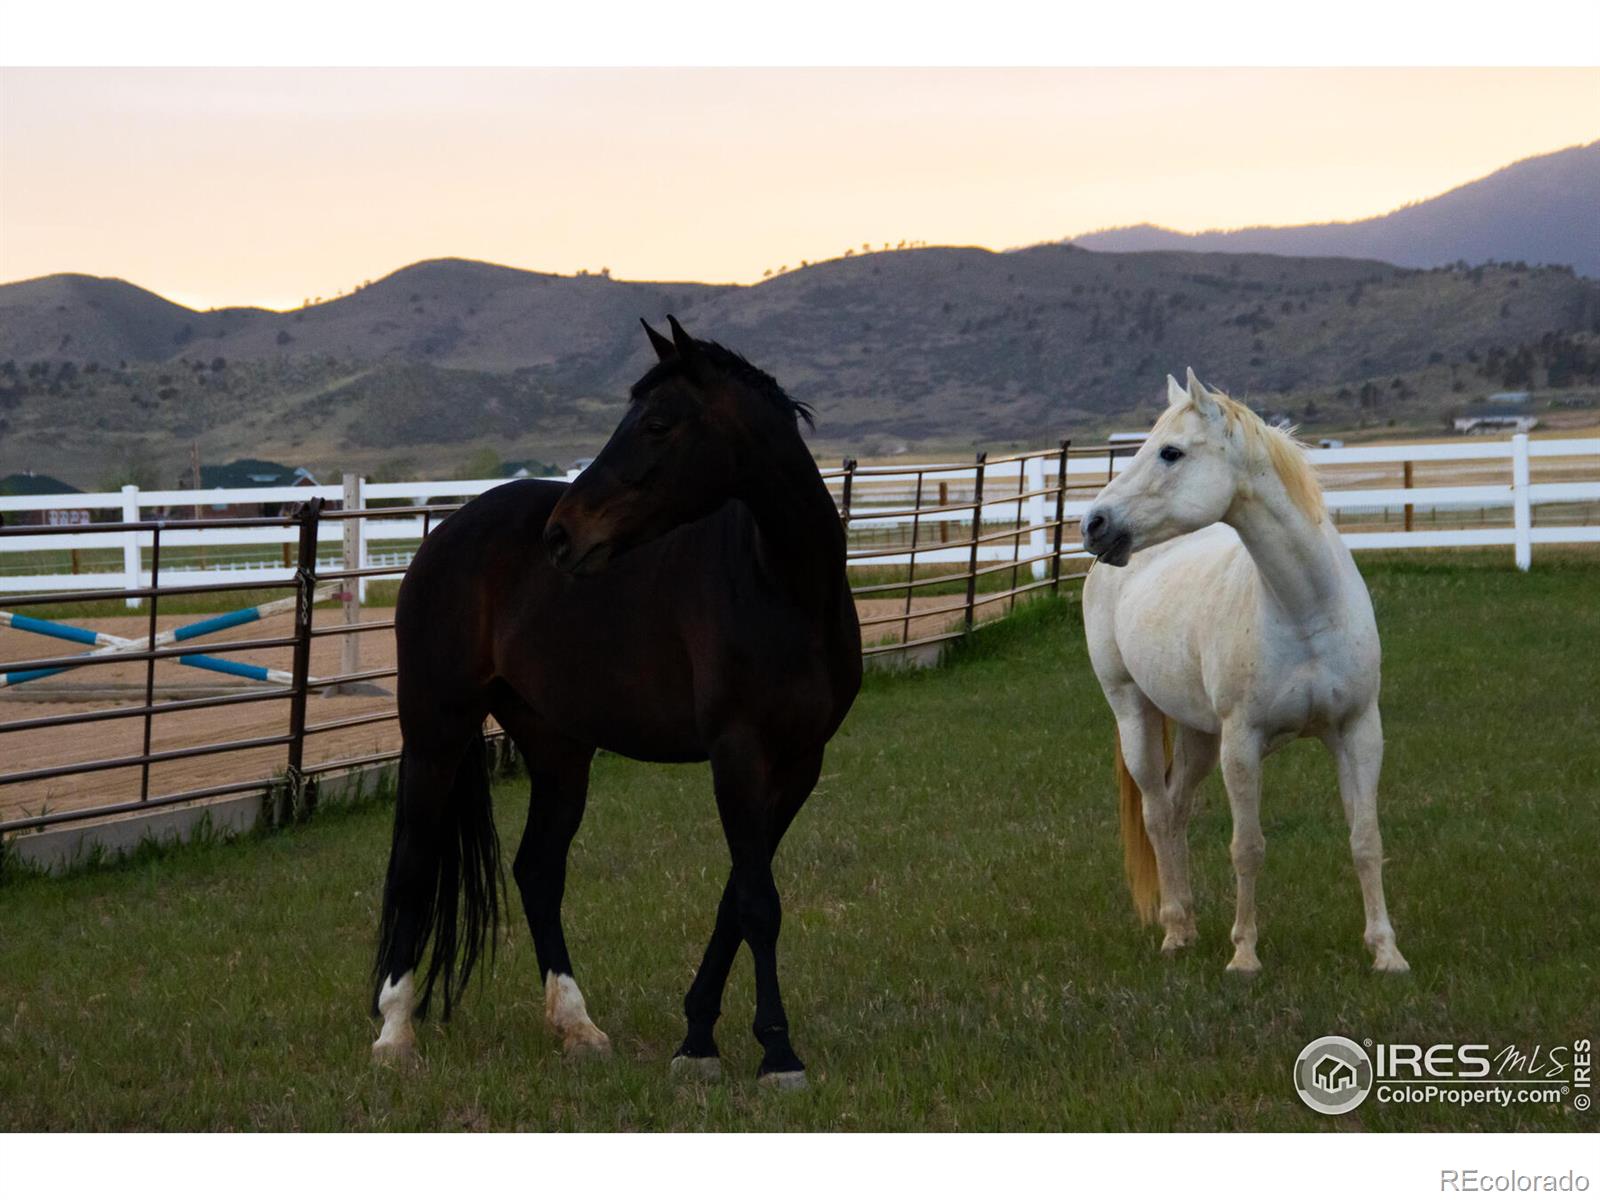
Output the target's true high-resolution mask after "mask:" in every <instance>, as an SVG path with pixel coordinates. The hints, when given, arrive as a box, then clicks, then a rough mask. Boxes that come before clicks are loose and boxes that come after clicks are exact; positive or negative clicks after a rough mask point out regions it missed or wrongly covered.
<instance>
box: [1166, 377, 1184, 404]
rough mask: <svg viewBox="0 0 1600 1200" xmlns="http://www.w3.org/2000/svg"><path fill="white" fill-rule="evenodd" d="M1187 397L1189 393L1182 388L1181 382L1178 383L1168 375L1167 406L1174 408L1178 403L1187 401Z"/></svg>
mask: <svg viewBox="0 0 1600 1200" xmlns="http://www.w3.org/2000/svg"><path fill="white" fill-rule="evenodd" d="M1188 399H1189V393H1188V392H1186V391H1184V390H1183V384H1181V383H1179V382H1178V381H1177V380H1176V379H1174V378H1173V377H1172V376H1171V375H1168V376H1167V406H1168V407H1169V408H1176V407H1177V406H1178V405H1180V404H1184V403H1187V401H1188Z"/></svg>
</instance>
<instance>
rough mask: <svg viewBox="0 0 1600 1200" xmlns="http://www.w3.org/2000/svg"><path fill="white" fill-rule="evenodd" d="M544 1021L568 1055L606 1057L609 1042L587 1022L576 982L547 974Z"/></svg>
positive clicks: (552, 973)
mask: <svg viewBox="0 0 1600 1200" xmlns="http://www.w3.org/2000/svg"><path fill="white" fill-rule="evenodd" d="M544 1019H545V1024H547V1025H549V1026H550V1032H552V1033H554V1034H555V1035H556V1036H557V1037H559V1038H560V1039H561V1048H562V1049H563V1050H565V1051H566V1052H567V1053H568V1054H571V1055H575V1056H576V1055H584V1054H610V1053H611V1039H610V1038H608V1037H607V1036H606V1035H605V1034H603V1033H601V1032H600V1030H599V1029H598V1028H597V1027H596V1026H595V1023H594V1022H593V1021H591V1020H590V1019H589V1010H588V1008H587V1007H586V1006H585V1005H584V1003H583V993H582V992H580V991H579V990H578V981H577V980H575V979H574V978H573V977H572V976H571V975H558V974H556V973H555V972H554V971H551V972H550V973H549V974H548V975H546V976H545V979H544Z"/></svg>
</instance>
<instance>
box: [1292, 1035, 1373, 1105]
mask: <svg viewBox="0 0 1600 1200" xmlns="http://www.w3.org/2000/svg"><path fill="white" fill-rule="evenodd" d="M1294 1090H1295V1091H1297V1092H1299V1093H1300V1099H1302V1100H1304V1101H1305V1102H1306V1107H1307V1108H1310V1109H1312V1110H1313V1111H1315V1112H1319V1113H1324V1114H1326V1115H1327V1116H1330V1117H1336V1116H1339V1115H1341V1114H1343V1113H1347V1112H1350V1111H1351V1110H1352V1109H1354V1108H1356V1107H1357V1106H1358V1105H1359V1104H1360V1103H1361V1102H1362V1101H1363V1100H1365V1099H1366V1098H1367V1093H1368V1092H1370V1091H1371V1090H1372V1060H1371V1059H1370V1058H1368V1057H1367V1052H1366V1051H1365V1050H1364V1049H1362V1048H1361V1047H1360V1046H1358V1045H1357V1044H1356V1043H1355V1042H1352V1041H1351V1040H1350V1039H1349V1038H1344V1037H1323V1038H1318V1039H1317V1040H1316V1041H1314V1042H1312V1043H1310V1044H1309V1045H1308V1046H1306V1048H1305V1049H1304V1050H1302V1051H1300V1057H1299V1058H1297V1059H1295V1060H1294Z"/></svg>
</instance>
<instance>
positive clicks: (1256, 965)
mask: <svg viewBox="0 0 1600 1200" xmlns="http://www.w3.org/2000/svg"><path fill="white" fill-rule="evenodd" d="M1222 779H1223V782H1224V783H1225V784H1227V787H1228V805H1229V807H1230V808H1232V809H1233V844H1232V847H1231V849H1232V852H1233V874H1234V879H1235V883H1236V886H1237V888H1238V901H1237V905H1236V907H1235V908H1234V914H1233V960H1232V961H1231V962H1229V963H1228V970H1230V971H1243V972H1253V971H1259V970H1260V969H1261V960H1260V959H1259V958H1257V957H1256V875H1257V874H1258V873H1259V872H1260V870H1261V863H1262V860H1263V859H1265V858H1266V854H1267V840H1266V838H1264V837H1262V836H1261V745H1260V742H1259V740H1258V739H1257V738H1256V736H1255V735H1254V733H1253V732H1252V731H1250V730H1248V729H1243V728H1240V727H1238V726H1231V727H1230V726H1229V725H1227V724H1224V725H1223V728H1222Z"/></svg>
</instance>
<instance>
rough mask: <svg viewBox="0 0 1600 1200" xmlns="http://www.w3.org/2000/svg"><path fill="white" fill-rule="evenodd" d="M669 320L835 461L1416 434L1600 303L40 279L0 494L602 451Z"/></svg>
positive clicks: (1145, 264)
mask: <svg viewBox="0 0 1600 1200" xmlns="http://www.w3.org/2000/svg"><path fill="white" fill-rule="evenodd" d="M668 312H672V313H675V314H676V315H677V316H678V317H679V319H680V320H682V321H683V322H684V324H685V325H686V326H687V327H688V328H689V329H690V330H691V331H692V332H694V333H696V334H697V335H699V336H702V337H710V338H714V339H716V340H719V341H722V342H724V343H726V344H728V345H730V346H732V347H733V348H735V349H737V350H739V351H741V352H743V353H745V354H746V355H748V356H749V357H750V358H751V359H752V360H753V361H755V362H756V363H758V364H759V365H761V366H763V367H765V368H767V369H768V370H770V371H772V372H773V373H774V374H775V375H776V376H777V378H778V379H779V380H780V381H781V382H783V384H784V385H785V386H786V387H787V388H788V389H789V390H790V392H791V393H792V394H793V395H794V396H795V397H796V398H797V399H803V400H807V401H809V402H811V403H812V404H814V405H815V406H816V407H817V409H818V412H819V416H820V429H819V433H818V440H817V442H816V444H817V446H818V447H819V451H820V452H826V453H828V454H830V455H832V454H834V453H838V452H843V451H848V452H855V453H875V452H880V451H883V450H887V449H891V448H894V447H898V446H901V445H907V446H910V447H913V448H918V449H938V450H956V449H964V448H970V447H972V446H974V445H984V446H998V445H1005V444H1016V443H1021V442H1030V443H1037V442H1042V441H1045V440H1049V439H1054V438H1055V437H1058V436H1061V435H1065V434H1071V435H1073V436H1077V437H1079V438H1080V439H1081V438H1083V437H1086V436H1089V435H1091V434H1093V433H1098V432H1102V431H1104V430H1105V429H1106V428H1107V427H1108V426H1109V425H1111V424H1113V423H1118V422H1120V421H1123V420H1139V419H1145V418H1147V417H1148V416H1149V415H1150V414H1151V412H1152V411H1153V410H1154V408H1155V406H1156V405H1158V404H1159V403H1160V402H1161V399H1162V395H1163V393H1162V389H1161V383H1162V378H1163V376H1164V375H1165V374H1166V373H1167V372H1168V371H1181V369H1182V368H1183V367H1184V366H1187V365H1193V366H1194V367H1195V368H1196V369H1197V370H1198V371H1200V373H1201V374H1202V375H1203V376H1204V377H1205V378H1206V379H1207V380H1208V381H1209V382H1212V383H1214V384H1215V385H1217V386H1222V387H1225V388H1227V389H1229V390H1230V391H1232V392H1234V393H1235V394H1237V395H1240V396H1241V397H1243V398H1246V399H1249V400H1251V401H1252V402H1255V403H1259V404H1262V405H1271V406H1276V407H1287V408H1290V409H1292V410H1294V411H1295V412H1296V413H1297V415H1301V416H1302V419H1309V420H1310V421H1311V424H1312V427H1313V428H1316V427H1317V426H1318V424H1320V425H1321V426H1323V427H1331V426H1333V425H1340V426H1341V427H1343V426H1349V425H1356V424H1365V425H1372V424H1383V423H1384V422H1390V421H1396V420H1399V421H1404V422H1413V421H1418V420H1425V421H1426V422H1428V423H1429V426H1430V427H1431V426H1432V424H1433V423H1435V422H1436V420H1437V415H1438V408H1439V406H1440V404H1449V403H1459V402H1460V398H1461V397H1462V396H1463V395H1466V396H1470V395H1471V394H1475V393H1477V392H1480V391H1486V390H1492V389H1494V388H1497V387H1500V386H1510V385H1511V384H1513V383H1516V382H1517V381H1518V380H1520V379H1521V378H1523V377H1524V376H1526V377H1527V378H1528V379H1529V380H1530V381H1532V382H1535V383H1538V384H1541V385H1542V384H1544V383H1554V382H1556V381H1558V379H1559V380H1565V381H1569V382H1570V381H1574V380H1575V381H1577V382H1580V383H1582V382H1584V381H1587V382H1588V383H1593V382H1595V379H1594V370H1595V368H1596V367H1597V366H1600V351H1597V350H1596V348H1595V347H1594V345H1593V337H1594V335H1595V334H1596V333H1597V332H1600V283H1597V282H1595V281H1592V280H1588V279H1584V278H1580V277H1578V276H1576V275H1574V273H1573V272H1572V271H1571V270H1570V269H1568V268H1529V267H1525V266H1521V265H1518V264H1510V265H1507V264H1502V265H1496V266H1488V267H1475V268H1470V269H1461V268H1450V269H1441V270H1426V271H1423V270H1410V269H1404V268H1399V267H1395V266H1392V265H1389V264H1386V263H1383V262H1378V261H1373V260H1358V259H1348V258H1323V257H1301V258H1295V257H1282V256H1274V255H1267V254H1212V253H1197V252H1188V251H1186V252H1170V251H1169V252H1144V253H1096V252H1091V251H1087V250H1083V249H1081V248H1077V247H1074V246H1060V245H1051V246H1039V247H1033V248H1031V249H1027V250H1022V251H1015V252H1008V253H1003V254H1002V253H994V252H991V251H988V250H981V249H962V248H950V247H942V248H930V249H918V250H906V251H900V252H885V253H880V254H866V255H854V256H850V257H846V258H841V259H835V260H832V261H829V262H824V263H818V264H815V265H812V266H809V267H806V268H804V269H801V270H797V271H791V272H789V273H787V274H784V275H781V276H779V277H777V278H774V279H771V280H768V281H766V282H763V283H761V284H760V285H757V286H753V287H742V286H713V285H706V284H696V283H629V282H622V281H617V280H612V279H609V278H604V277H600V276H580V277H566V276H554V275H547V274H540V273H535V272H528V271H520V270H514V269H511V268H507V267H500V266H494V265H491V264H486V263H477V262H466V261H462V260H439V261H432V262H424V263H417V264H414V265H412V266H409V267H406V268H404V269H402V270H400V271H397V272H395V273H394V274H392V275H390V276H388V277H387V278H385V279H382V280H380V281H378V282H376V283H373V284H371V285H369V286H367V287H364V288H362V289H360V290H359V291H357V292H356V293H354V294H353V295H350V296H345V297H341V298H339V299H336V300H333V301H329V302H327V303H323V304H317V305H313V306H309V307H307V308H304V309H300V310H297V311H293V312H287V313H275V312H267V311H264V310H258V309H234V310H221V311H212V312H195V311H193V310H190V309H187V308H184V307H182V306H180V305H174V304H171V303H170V302H168V301H165V300H163V299H161V298H160V297H158V296H155V295H153V294H152V293H149V292H146V291H143V290H141V289H139V288H137V287H134V286H132V285H130V284H127V283H124V282H122V281H118V280H104V279H93V278H89V277H84V276H53V277H49V278H46V279H39V280H31V281H28V282H25V283H17V284H10V285H5V286H0V474H4V473H6V472H8V471H16V470H34V471H39V472H48V473H49V474H52V475H58V476H61V477H62V478H65V479H67V480H69V481H71V482H74V483H77V484H79V485H80V486H85V485H90V484H95V483H97V482H100V481H101V480H102V479H103V478H105V477H106V475H107V474H108V473H115V472H116V471H118V470H126V469H128V466H129V464H130V463H133V464H146V465H148V466H149V467H150V469H151V470H153V471H154V472H155V473H156V474H157V476H158V477H159V478H161V479H163V480H167V481H169V482H170V479H171V478H176V475H177V472H178V471H179V470H180V469H181V466H182V464H183V463H184V462H185V461H186V460H187V454H188V445H189V442H190V441H191V440H199V441H200V442H201V447H202V453H203V455H204V456H205V458H206V460H207V461H218V462H220V461H224V460H226V459H227V458H230V457H237V456H241V455H247V456H259V457H267V458H273V459H278V460H281V461H286V462H292V463H293V464H294V465H305V466H309V467H312V468H313V469H314V470H318V471H337V470H338V469H341V468H344V467H359V468H361V469H363V470H370V469H372V468H374V467H376V466H378V465H379V464H382V463H386V462H387V463H390V464H394V463H395V462H396V461H397V460H409V461H408V462H407V463H406V464H405V465H406V470H407V471H413V472H421V473H426V474H432V475H435V476H441V475H449V474H450V473H451V472H452V471H454V470H456V469H457V467H458V465H459V463H460V462H461V461H462V460H463V459H465V458H466V457H467V456H468V455H470V454H471V453H472V452H473V451H474V450H476V449H479V448H484V447H488V448H493V449H495V450H497V451H499V452H501V453H502V454H503V456H504V457H506V458H518V457H537V458H541V459H544V460H554V459H565V458H571V457H573V456H576V455H578V454H583V453H592V452H593V450H594V449H595V448H596V447H597V446H598V445H599V444H600V443H601V442H602V441H603V440H604V438H605V436H606V434H607V433H608V432H609V431H610V429H611V427H612V426H613V425H614V424H615V422H616V419H617V416H618V414H619V412H620V409H621V405H622V402H623V398H624V397H625V395H626V392H627V388H628V386H629V384H631V383H632V381H633V380H634V379H635V378H637V377H638V375H640V374H641V373H642V372H643V371H644V370H645V369H646V368H647V366H648V365H649V362H650V355H649V350H648V347H647V345H646V342H645V339H644V337H643V335H642V333H641V332H640V330H639V326H638V318H639V317H641V316H643V317H647V318H649V319H651V320H657V319H660V318H662V317H664V316H665V314H666V313H668ZM1423 376H1427V378H1428V380H1430V381H1431V382H1428V383H1427V384H1426V385H1424V384H1423V383H1421V382H1418V381H1419V380H1421V379H1422V377H1423ZM1308 405H1309V409H1308ZM1430 406H1431V407H1430ZM1312 414H1314V415H1312ZM395 469H398V468H395Z"/></svg>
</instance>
